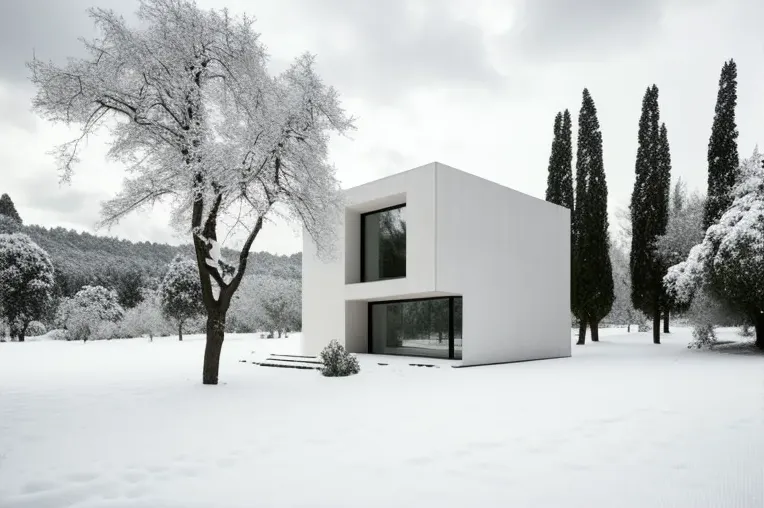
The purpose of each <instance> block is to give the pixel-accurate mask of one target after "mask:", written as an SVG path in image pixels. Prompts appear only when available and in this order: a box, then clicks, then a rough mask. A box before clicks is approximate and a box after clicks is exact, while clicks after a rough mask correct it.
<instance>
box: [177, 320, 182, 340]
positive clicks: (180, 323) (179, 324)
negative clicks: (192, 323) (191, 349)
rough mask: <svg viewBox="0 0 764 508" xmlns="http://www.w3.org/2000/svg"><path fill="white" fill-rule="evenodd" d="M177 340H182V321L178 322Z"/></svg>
mask: <svg viewBox="0 0 764 508" xmlns="http://www.w3.org/2000/svg"><path fill="white" fill-rule="evenodd" d="M178 340H183V321H178Z"/></svg>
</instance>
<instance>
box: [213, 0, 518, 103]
mask: <svg viewBox="0 0 764 508" xmlns="http://www.w3.org/2000/svg"><path fill="white" fill-rule="evenodd" d="M202 4H203V6H204V7H213V8H218V7H219V4H217V2H215V1H214V0H202ZM451 5H453V2H429V1H428V2H423V1H409V0H386V1H384V2H377V1H367V2H360V1H357V0H322V1H320V2H317V1H315V0H283V1H281V2H279V6H278V7H276V6H275V5H274V4H271V3H267V2H250V1H237V0H233V1H230V2H228V6H229V7H230V8H231V10H232V11H235V12H238V13H241V12H247V13H248V14H252V15H254V16H256V18H257V22H256V23H255V30H256V31H258V32H261V33H262V42H263V43H265V44H266V45H267V46H268V47H269V51H270V53H271V55H272V57H273V60H274V64H275V66H274V67H275V68H283V67H284V66H285V65H286V63H287V62H288V61H290V60H291V59H292V58H294V57H295V56H297V55H299V54H300V53H303V52H305V51H310V52H311V53H315V54H316V55H317V68H318V69H319V71H320V72H321V75H322V76H323V77H324V78H325V79H326V81H327V82H328V83H330V84H332V85H334V86H336V87H337V88H338V89H339V91H340V92H341V93H342V95H343V96H348V97H354V98H356V97H363V98H364V99H365V100H368V101H372V102H375V103H388V104H390V103H395V102H398V101H399V100H400V99H401V98H403V97H404V96H405V95H406V94H408V93H409V92H410V91H411V90H412V89H416V88H440V87H453V86H456V87H473V88H475V87H477V88H481V89H484V90H493V91H497V90H500V89H502V88H503V87H504V86H505V84H506V79H505V77H504V76H503V75H502V74H501V73H499V72H498V71H497V70H496V69H495V68H494V66H493V65H492V64H491V61H490V59H489V53H488V48H487V47H486V46H485V44H484V37H483V31H482V29H481V27H480V26H479V25H478V24H477V23H475V22H474V21H472V20H470V19H465V18H463V17H460V16H455V15H454V13H453V12H452V10H449V8H448V7H449V6H451ZM297 27H299V28H297Z"/></svg>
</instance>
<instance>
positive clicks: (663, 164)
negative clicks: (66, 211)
mask: <svg viewBox="0 0 764 508" xmlns="http://www.w3.org/2000/svg"><path fill="white" fill-rule="evenodd" d="M658 167H659V168H660V176H661V188H664V189H666V192H665V193H664V194H663V195H662V197H663V199H664V202H663V203H662V204H661V207H660V209H661V212H660V213H663V214H665V216H666V226H665V227H664V229H663V234H665V232H666V227H668V220H669V215H670V210H671V148H670V147H669V141H668V130H667V129H666V124H665V123H663V124H661V130H660V135H659V139H658ZM680 206H681V205H680ZM663 266H664V270H665V269H667V268H668V265H666V264H664V265H663ZM664 275H665V273H664ZM664 299H665V302H666V304H665V308H664V310H663V333H669V314H670V313H671V312H672V311H675V310H682V307H681V306H679V305H677V303H676V302H675V301H673V300H672V299H671V298H669V297H668V296H667V295H665V291H664Z"/></svg>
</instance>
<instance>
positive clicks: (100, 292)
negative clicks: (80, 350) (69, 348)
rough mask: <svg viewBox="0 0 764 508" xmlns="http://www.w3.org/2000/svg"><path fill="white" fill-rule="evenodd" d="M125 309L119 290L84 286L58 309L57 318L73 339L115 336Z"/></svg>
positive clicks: (66, 299)
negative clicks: (118, 294) (120, 301)
mask: <svg viewBox="0 0 764 508" xmlns="http://www.w3.org/2000/svg"><path fill="white" fill-rule="evenodd" d="M123 315H124V310H123V309H122V306H121V305H119V302H118V297H117V293H116V292H115V291H110V290H108V289H106V288H104V287H101V286H85V287H83V288H82V289H81V290H79V291H78V292H77V294H76V295H74V296H73V297H71V298H65V299H64V300H63V301H62V302H61V305H60V306H59V308H58V316H57V321H58V323H59V324H60V325H62V326H63V327H64V328H65V329H66V332H67V335H68V338H69V339H70V340H88V339H113V338H116V337H118V336H119V334H118V331H119V330H118V328H117V325H116V324H117V322H119V320H120V319H122V316H123Z"/></svg>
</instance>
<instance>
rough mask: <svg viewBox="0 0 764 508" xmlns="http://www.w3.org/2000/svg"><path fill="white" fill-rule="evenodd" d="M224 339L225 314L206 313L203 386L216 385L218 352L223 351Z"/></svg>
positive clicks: (218, 365)
mask: <svg viewBox="0 0 764 508" xmlns="http://www.w3.org/2000/svg"><path fill="white" fill-rule="evenodd" d="M224 337H225V314H224V313H220V312H219V311H212V312H210V311H207V346H206V347H205V348H204V368H203V369H202V383H203V384H205V385H216V384H218V370H219V368H220V351H221V350H222V349H223V339H224Z"/></svg>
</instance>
